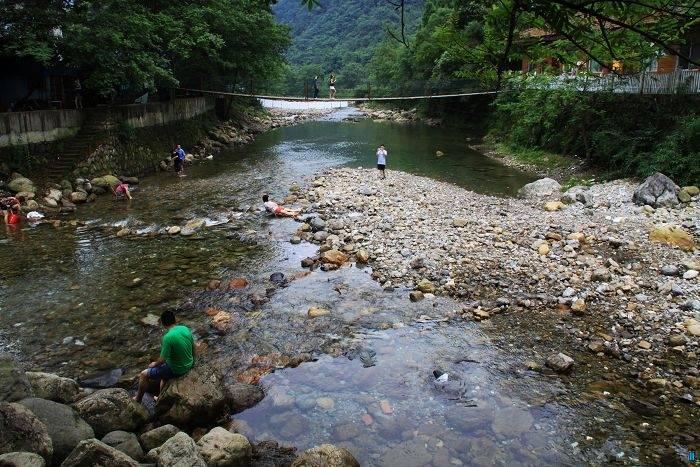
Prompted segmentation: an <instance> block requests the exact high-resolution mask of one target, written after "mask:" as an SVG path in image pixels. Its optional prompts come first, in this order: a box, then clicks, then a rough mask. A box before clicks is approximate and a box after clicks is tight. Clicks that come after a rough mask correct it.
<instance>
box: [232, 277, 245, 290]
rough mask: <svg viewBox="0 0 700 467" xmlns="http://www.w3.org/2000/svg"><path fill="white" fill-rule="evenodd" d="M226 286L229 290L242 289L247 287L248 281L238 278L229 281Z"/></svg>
mask: <svg viewBox="0 0 700 467" xmlns="http://www.w3.org/2000/svg"><path fill="white" fill-rule="evenodd" d="M228 286H229V288H230V289H244V288H246V287H248V279H246V278H244V277H238V278H236V279H232V280H231V281H229V283H228Z"/></svg>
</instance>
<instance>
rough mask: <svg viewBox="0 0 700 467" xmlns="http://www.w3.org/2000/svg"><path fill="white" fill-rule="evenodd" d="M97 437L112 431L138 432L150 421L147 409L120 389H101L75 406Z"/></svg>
mask: <svg viewBox="0 0 700 467" xmlns="http://www.w3.org/2000/svg"><path fill="white" fill-rule="evenodd" d="M74 407H75V409H76V410H77V411H78V413H79V414H80V416H81V417H82V418H83V419H84V420H85V421H86V422H88V424H89V425H90V426H91V427H92V429H93V430H95V434H96V435H97V436H100V437H101V436H104V435H106V434H107V433H109V432H110V431H116V430H124V431H136V430H138V429H139V428H141V427H142V426H143V425H144V424H145V423H146V422H147V421H148V418H149V416H148V412H147V411H146V409H145V408H144V407H143V406H142V405H141V404H139V403H138V402H136V401H134V400H133V399H132V398H131V396H130V395H129V393H128V392H126V390H124V389H120V388H112V389H101V390H99V391H96V392H94V393H92V394H90V395H89V396H87V397H86V398H84V399H82V400H80V401H78V402H76V403H75V404H74Z"/></svg>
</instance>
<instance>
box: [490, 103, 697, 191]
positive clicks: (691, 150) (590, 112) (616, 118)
mask: <svg viewBox="0 0 700 467" xmlns="http://www.w3.org/2000/svg"><path fill="white" fill-rule="evenodd" d="M698 108H700V106H698V101H697V99H694V98H693V97H692V96H681V95H676V96H673V95H668V96H643V95H620V94H609V93H582V92H576V91H573V90H567V89H557V90H546V89H528V90H524V91H513V92H506V93H502V94H500V95H499V96H498V98H497V99H496V101H495V103H494V114H493V116H492V120H491V132H490V135H489V137H490V138H491V139H493V140H498V141H503V142H505V144H507V145H509V146H511V147H516V148H528V149H529V150H532V149H535V150H543V151H548V152H553V153H558V154H569V155H574V156H579V157H585V158H586V160H587V161H588V162H589V163H590V164H591V165H594V166H598V167H600V168H603V169H605V170H610V171H615V172H618V173H621V174H632V175H638V176H646V175H649V174H651V173H653V172H655V171H661V172H663V173H665V174H667V175H668V176H670V177H672V178H673V179H674V180H675V181H676V182H677V183H698V182H700V150H699V149H698V148H699V147H700V146H699V145H698V143H699V142H700V115H698V113H697V109H698Z"/></svg>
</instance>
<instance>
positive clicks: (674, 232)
mask: <svg viewBox="0 0 700 467" xmlns="http://www.w3.org/2000/svg"><path fill="white" fill-rule="evenodd" d="M649 240H650V241H652V242H659V243H665V244H667V245H671V246H677V247H678V248H680V249H681V250H685V251H693V249H694V248H695V240H694V239H693V236H692V235H691V234H690V233H689V232H687V231H686V230H684V229H683V228H682V227H680V226H677V225H671V224H658V225H655V226H654V227H653V228H652V229H651V231H649Z"/></svg>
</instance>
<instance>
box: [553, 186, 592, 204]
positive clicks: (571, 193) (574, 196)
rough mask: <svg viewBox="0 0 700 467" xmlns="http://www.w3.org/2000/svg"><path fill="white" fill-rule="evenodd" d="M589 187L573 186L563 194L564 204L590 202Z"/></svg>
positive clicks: (562, 200)
mask: <svg viewBox="0 0 700 467" xmlns="http://www.w3.org/2000/svg"><path fill="white" fill-rule="evenodd" d="M587 192H588V188H586V187H584V186H573V187H571V188H569V189H568V190H566V192H564V194H563V195H561V198H560V200H561V202H562V203H564V204H574V203H583V204H589V203H590V201H591V200H590V199H589V197H588V193H587Z"/></svg>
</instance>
